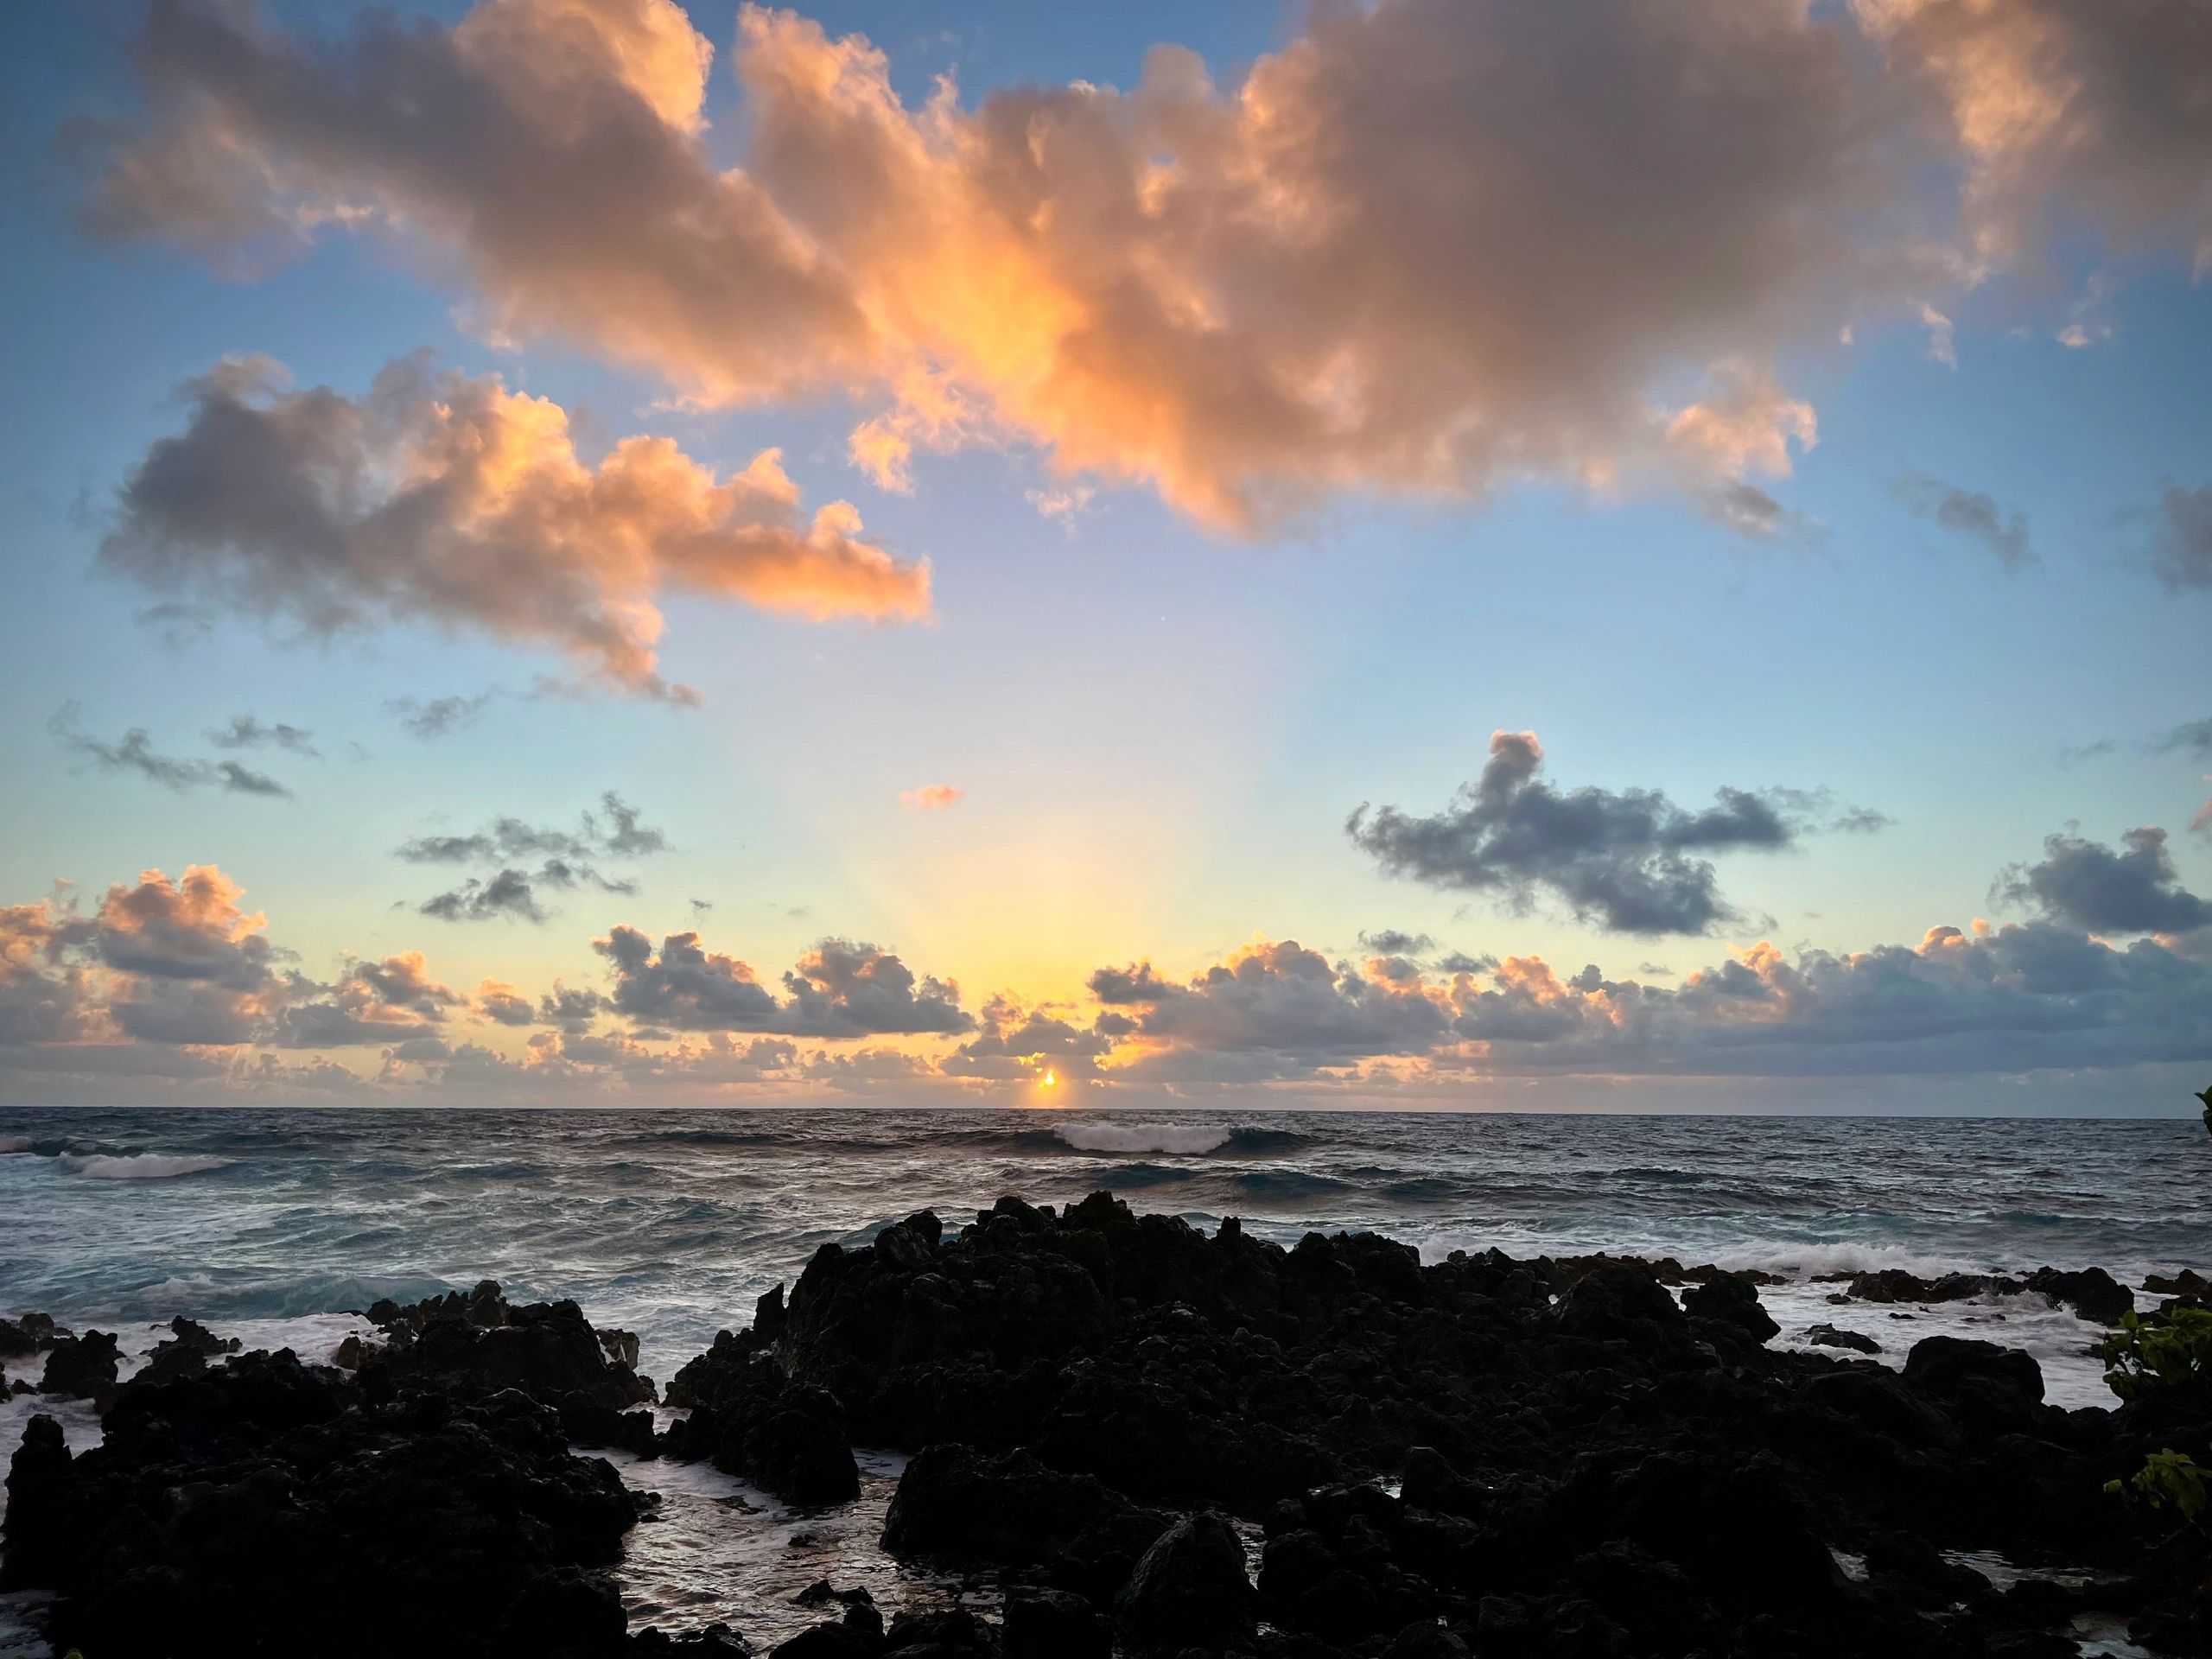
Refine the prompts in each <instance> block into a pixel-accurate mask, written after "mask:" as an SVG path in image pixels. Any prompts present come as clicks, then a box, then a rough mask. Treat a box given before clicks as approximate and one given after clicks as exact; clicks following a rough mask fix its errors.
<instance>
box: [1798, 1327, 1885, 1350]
mask: <svg viewBox="0 0 2212 1659" xmlns="http://www.w3.org/2000/svg"><path fill="white" fill-rule="evenodd" d="M1805 1339H1806V1340H1807V1341H1808V1342H1810V1343H1813V1344H1816V1345H1818V1346H1820V1347H1822V1348H1848V1349H1850V1350H1852V1351H1853V1352H1854V1353H1861V1354H1878V1353H1880V1352H1881V1351H1882V1344H1880V1343H1878V1342H1877V1341H1875V1340H1874V1338H1872V1337H1870V1336H1867V1335H1866V1334H1864V1333H1863V1332H1858V1331H1843V1330H1839V1329H1838V1328H1837V1327H1836V1326H1834V1325H1814V1326H1812V1327H1811V1328H1810V1329H1808V1331H1807V1332H1805Z"/></svg>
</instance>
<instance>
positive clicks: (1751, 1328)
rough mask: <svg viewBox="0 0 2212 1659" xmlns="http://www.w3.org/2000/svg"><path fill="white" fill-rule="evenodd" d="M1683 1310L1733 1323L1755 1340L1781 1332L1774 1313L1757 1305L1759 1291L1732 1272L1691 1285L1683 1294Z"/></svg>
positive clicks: (1746, 1280) (1720, 1321)
mask: <svg viewBox="0 0 2212 1659" xmlns="http://www.w3.org/2000/svg"><path fill="white" fill-rule="evenodd" d="M1682 1311H1683V1312H1684V1313H1688V1314H1689V1315H1691V1316H1692V1317H1693V1318H1694V1319H1714V1320H1718V1321H1719V1323H1720V1324H1723V1325H1733V1326H1734V1327H1735V1328H1736V1329H1737V1330H1738V1331H1741V1332H1744V1333H1745V1335H1746V1336H1748V1337H1750V1338H1751V1339H1752V1340H1753V1341H1754V1342H1764V1341H1766V1340H1767V1339H1768V1338H1771V1337H1777V1336H1779V1335H1781V1334H1782V1327H1781V1326H1780V1325H1777V1324H1776V1323H1775V1322H1774V1317H1773V1315H1771V1314H1770V1313H1768V1312H1767V1311H1766V1309H1765V1308H1764V1307H1762V1306H1759V1294H1758V1290H1757V1289H1756V1288H1755V1287H1753V1286H1752V1284H1751V1281H1749V1280H1748V1279H1738V1278H1737V1277H1735V1276H1734V1275H1732V1274H1721V1275H1719V1277H1717V1278H1711V1279H1707V1280H1706V1281H1704V1282H1703V1283H1701V1284H1697V1285H1693V1286H1691V1287H1690V1288H1689V1289H1688V1290H1686V1291H1684V1292H1683V1293H1682Z"/></svg>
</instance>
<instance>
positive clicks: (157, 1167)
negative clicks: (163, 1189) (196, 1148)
mask: <svg viewBox="0 0 2212 1659" xmlns="http://www.w3.org/2000/svg"><path fill="white" fill-rule="evenodd" d="M231 1163H232V1160H230V1159H228V1158H218V1157H216V1156H214V1155H213V1154H212V1153H166V1152H137V1153H126V1154H123V1155H122V1156H119V1157H118V1156H111V1155H110V1154H105V1153H95V1154H91V1155H90V1156H86V1157H79V1156H78V1155H77V1154H73V1153H64V1154H62V1155H61V1166H62V1167H63V1168H64V1169H68V1170H73V1171H74V1172H75V1173H78V1174H79V1175H82V1176H84V1177H85V1178H86V1179H87V1180H93V1181H166V1180H168V1179H171V1178H173V1177H175V1176H178V1175H205V1174H206V1173H207V1172H208V1171H210V1170H215V1169H228V1168H229V1167H230V1166H231Z"/></svg>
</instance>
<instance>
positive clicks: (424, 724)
mask: <svg viewBox="0 0 2212 1659" xmlns="http://www.w3.org/2000/svg"><path fill="white" fill-rule="evenodd" d="M496 696H499V692H498V691H497V690H491V691H480V692H478V693H477V694H476V695H475V696H473V697H464V696H445V697H432V698H431V699H430V700H429V702H423V700H422V699H420V698H418V697H394V698H393V699H392V700H391V702H387V703H386V704H385V713H386V714H388V715H391V717H392V718H393V719H394V720H396V721H398V722H399V728H400V729H401V730H402V731H404V732H405V733H406V734H408V735H409V736H410V737H414V738H420V739H421V740H422V741H424V742H426V743H427V742H431V741H435V740H436V739H438V738H441V737H450V736H451V735H452V734H454V733H455V732H458V731H462V730H465V729H466V728H468V727H471V726H474V724H475V723H476V722H477V721H478V720H479V719H480V718H481V716H482V715H483V713H484V711H485V709H487V708H489V707H490V706H491V704H492V700H493V698H494V697H496Z"/></svg>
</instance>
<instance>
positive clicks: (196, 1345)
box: [130, 1319, 240, 1388]
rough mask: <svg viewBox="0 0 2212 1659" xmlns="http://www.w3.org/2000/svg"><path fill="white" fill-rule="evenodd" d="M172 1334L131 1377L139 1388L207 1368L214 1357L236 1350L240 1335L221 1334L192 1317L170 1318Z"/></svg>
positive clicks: (133, 1383) (218, 1357)
mask: <svg viewBox="0 0 2212 1659" xmlns="http://www.w3.org/2000/svg"><path fill="white" fill-rule="evenodd" d="M169 1332H170V1335H169V1338H168V1340H167V1341H166V1342H162V1343H160V1344H156V1347H155V1349H154V1351H153V1355H152V1357H150V1358H149V1359H148V1360H147V1362H146V1364H145V1367H144V1369H143V1370H141V1371H139V1372H138V1374H137V1376H133V1377H132V1378H131V1379H130V1384H131V1386H132V1387H133V1388H137V1387H138V1386H139V1385H141V1384H143V1383H174V1382H175V1381H176V1380H177V1379H178V1378H179V1377H181V1376H192V1375H193V1374H194V1373H195V1372H198V1371H204V1370H207V1362H208V1361H209V1360H211V1359H220V1358H222V1357H225V1356H226V1355H230V1354H235V1353H236V1352H238V1348H239V1345H240V1344H239V1343H238V1338H236V1337H232V1338H228V1339H227V1340H226V1339H223V1338H218V1337H217V1336H216V1335H215V1333H214V1332H212V1331H210V1330H208V1329H207V1326H206V1325H194V1323H193V1322H192V1321H191V1320H190V1319H171V1320H170V1321H169Z"/></svg>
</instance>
